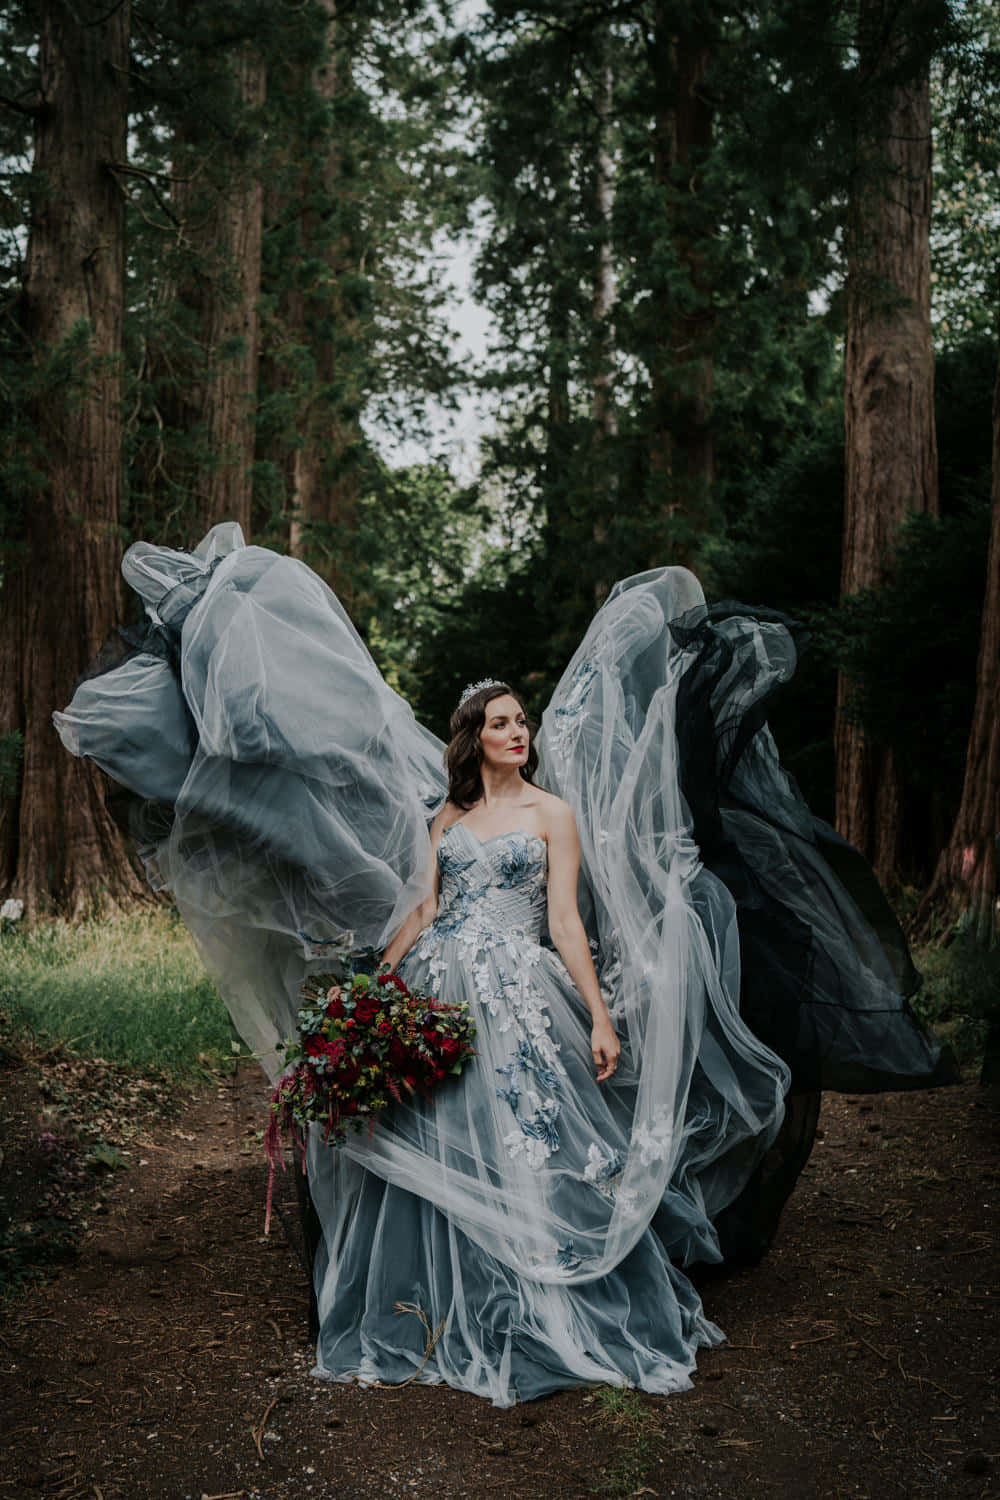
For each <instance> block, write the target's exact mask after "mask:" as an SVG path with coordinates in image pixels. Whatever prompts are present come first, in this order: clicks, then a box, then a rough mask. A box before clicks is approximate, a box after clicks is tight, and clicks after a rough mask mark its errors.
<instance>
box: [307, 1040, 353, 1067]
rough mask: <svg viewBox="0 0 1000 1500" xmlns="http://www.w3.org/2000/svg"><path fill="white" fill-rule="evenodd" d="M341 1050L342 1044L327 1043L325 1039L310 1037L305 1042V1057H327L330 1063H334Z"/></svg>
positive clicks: (342, 1048)
mask: <svg viewBox="0 0 1000 1500" xmlns="http://www.w3.org/2000/svg"><path fill="white" fill-rule="evenodd" d="M343 1050H344V1044H343V1042H328V1041H327V1040H326V1038H325V1037H321V1036H311V1037H309V1038H307V1040H306V1045H305V1051H306V1056H307V1057H327V1058H329V1059H330V1061H331V1062H336V1061H337V1059H338V1057H339V1056H340V1054H341V1053H342V1052H343Z"/></svg>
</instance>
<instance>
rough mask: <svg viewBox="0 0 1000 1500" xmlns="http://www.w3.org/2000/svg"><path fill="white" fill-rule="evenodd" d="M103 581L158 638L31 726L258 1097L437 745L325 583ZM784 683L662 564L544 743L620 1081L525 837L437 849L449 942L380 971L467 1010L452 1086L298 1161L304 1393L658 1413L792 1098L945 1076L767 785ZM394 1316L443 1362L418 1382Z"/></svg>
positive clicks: (423, 837) (396, 846) (764, 1210)
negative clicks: (433, 1393)
mask: <svg viewBox="0 0 1000 1500" xmlns="http://www.w3.org/2000/svg"><path fill="white" fill-rule="evenodd" d="M123 569H124V572H125V576H126V578H127V579H128V581H129V582H130V584H131V585H132V586H133V587H134V588H135V589H136V591H137V592H138V593H139V594H140V596H141V597H142V599H143V602H144V604H145V607H146V612H147V618H148V624H147V626H146V627H145V628H144V629H141V630H137V631H134V632H131V633H128V632H125V633H122V635H121V636H120V637H119V638H118V641H117V643H116V644H113V645H111V646H109V648H107V649H106V651H105V653H104V654H103V656H102V658H101V659H99V661H98V663H97V664H95V668H94V671H93V674H92V675H90V676H89V677H88V678H87V679H85V680H84V681H83V682H81V683H80V685H79V686H78V688H77V691H76V693H75V695H74V698H73V701H72V703H71V704H70V705H69V707H68V708H67V709H66V711H65V712H64V713H62V714H57V715H56V716H55V717H56V725H57V728H58V730H59V732H60V734H61V736H62V738H63V741H64V743H65V744H66V746H67V748H68V749H70V750H71V751H72V752H73V753H74V754H78V755H86V756H90V757H91V758H92V759H94V760H95V761H96V762H97V763H98V764H99V765H101V766H102V767H103V768H104V769H105V770H106V771H107V772H108V774H109V775H110V776H111V777H112V778H113V779H114V780H115V781H117V782H118V783H119V784H121V785H122V786H123V787H125V788H127V790H128V791H129V793H130V796H131V816H132V826H133V828H134V831H135V833H136V835H137V837H138V839H139V841H140V844H141V849H142V857H143V859H144V861H145V864H146V868H147V871H148V872H149V875H150V879H151V880H152V881H153V883H154V885H156V886H157V887H158V888H166V889H169V890H170V891H171V892H172V894H173V897H174V899H175V901H176V902H177V905H178V907H179V909H180V911H181V913H182V915H183V916H184V918H185V920H186V922H187V924H188V926H189V927H190V929H191V931H192V933H193V935H194V937H195V940H196V942H197V944H198V947H199V950H200V952H201V953H202V956H203V958H204V961H205V963H206V966H207V967H208V969H209V971H210V972H211V973H212V975H213V978H214V979H215V980H216V982H217V984H218V986H219V989H220V991H221V993H222V995H223V997H224V998H225V1000H226V1002H227V1004H228V1005H229V1008H230V1011H231V1013H232V1015H233V1018H234V1021H235V1023H236V1025H237V1027H238V1029H239V1030H240V1033H241V1035H243V1037H244V1038H245V1039H246V1040H247V1042H248V1043H249V1044H250V1046H251V1047H252V1048H253V1049H254V1050H255V1051H257V1052H259V1053H260V1054H261V1055H262V1057H263V1059H264V1062H265V1066H266V1067H267V1068H268V1070H269V1071H270V1072H271V1074H272V1076H273V1075H274V1073H275V1071H276V1069H277V1068H278V1066H279V1062H278V1050H277V1049H278V1046H279V1044H280V1041H281V1039H282V1038H284V1037H287V1036H289V1035H290V1034H291V1032H292V1030H293V1028H294V1014H295V1006H296V995H297V991H298V986H299V984H300V983H301V981H302V979H303V978H304V977H306V976H307V975H308V974H309V973H313V972H316V971H318V970H321V969H323V968H324V967H326V966H328V961H329V958H328V955H329V952H330V949H331V946H334V947H335V946H336V945H338V944H340V943H342V942H343V941H344V940H345V939H348V938H349V939H350V940H353V941H356V942H358V943H365V944H369V943H370V944H373V945H374V944H378V943H382V942H384V941H385V940H386V939H387V937H388V936H389V934H391V932H392V931H393V930H394V929H395V927H396V926H397V925H398V923H399V921H400V920H401V918H402V917H403V916H404V915H405V914H406V912H407V911H408V910H410V909H411V907H412V906H413V905H414V904H415V902H416V901H417V900H419V899H420V898H421V896H422V895H423V894H424V893H425V892H426V889H427V881H428V878H429V866H430V845H429V840H428V835H427V825H428V820H429V817H430V816H431V814H432V812H433V810H434V808H435V807H436V806H438V805H439V804H440V802H441V800H442V798H443V796H444V793H445V782H444V777H443V770H442V762H441V753H442V746H441V745H440V742H438V741H437V740H436V739H435V738H434V736H433V735H431V734H429V733H428V731H426V730H425V729H423V728H422V727H421V726H420V725H419V724H417V722H416V721H415V719H414V717H413V714H412V712H411V710H410V709H409V707H408V706H407V705H406V704H405V703H404V702H403V701H402V700H401V699H400V698H399V697H398V696H397V695H396V694H395V693H393V692H392V691H391V689H390V688H389V687H388V686H387V685H386V683H385V682H384V681H383V679H382V678H381V676H380V674H379V672H378V670H377V668H376V666H375V664H374V662H373V661H372V659H371V657H370V655H369V653H368V652H367V650H366V649H365V647H364V644H363V643H362V641H361V640H360V637H359V636H358V635H357V632H356V631H355V630H354V627H353V626H352V624H351V622H350V620H349V619H348V618H347V616H346V614H345V613H344V611H343V609H342V607H341V606H340V604H339V601H337V599H336V598H335V596H334V595H333V594H331V592H330V591H329V590H328V589H327V588H326V587H325V585H324V584H323V583H322V582H321V581H320V580H319V579H318V578H317V577H316V576H315V574H313V573H312V572H311V571H310V570H309V569H308V568H306V567H305V566H304V565H303V564H302V563H299V562H297V561H295V560H293V559H289V558H285V557H280V556H278V555H276V554H274V553H272V552H270V551H268V550H267V549H264V548H259V547H245V546H244V545H243V539H242V536H241V535H240V534H239V529H238V527H235V526H232V525H224V526H219V527H215V528H214V529H213V531H212V532H210V533H209V535H208V537H206V538H205V540H204V542H203V543H202V544H201V545H200V547H199V548H197V549H196V550H195V552H193V553H182V552H173V551H171V550H170V549H166V548H160V547H154V546H150V545H148V544H144V543H137V544H136V545H135V546H133V547H132V548H130V549H129V552H128V553H127V554H126V557H125V561H124V564H123ZM795 661H796V645H795V640H794V636H793V632H792V630H791V629H790V627H789V625H788V622H786V621H784V620H782V619H781V618H780V617H778V616H775V615H772V614H769V613H768V612H766V611H761V610H747V609H744V608H742V607H741V606H735V605H733V606H718V607H714V608H709V607H708V606H706V604H705V602H704V599H703V597H702V595H701V591H700V589H699V587H698V585H697V582H696V580H695V579H694V578H693V577H692V575H691V574H690V573H687V572H686V571H685V570H683V569H678V568H664V569H657V570H654V571H652V572H650V573H647V574H641V575H638V576H637V577H635V578H631V579H627V580H625V581H624V582H623V583H621V584H619V585H618V586H617V587H616V589H615V590H614V591H613V592H612V594H611V596H610V597H609V599H608V601H607V603H606V604H605V605H604V606H603V607H602V609H601V610H600V611H599V612H598V614H597V615H596V616H595V619H594V621H593V623H592V625H591V627H590V629H589V631H588V632H587V635H586V637H585V639H584V640H583V642H582V643H581V645H580V647H579V649H578V651H577V652H576V654H575V656H574V658H573V660H572V661H571V662H570V664H569V666H568V668H567V670H566V672H565V674H564V676H563V678H562V680H561V681H560V683H559V686H558V687H557V689H556V692H555V694H554V695H553V697H552V700H551V702H550V704H549V705H548V707H547V709H546V711H545V714H544V717H543V728H542V734H541V737H540V749H541V755H542V766H541V773H540V774H541V779H542V780H543V784H545V785H548V786H549V787H550V788H551V789H552V790H554V791H557V792H558V793H559V794H560V795H561V796H563V797H565V798H566V800H567V801H568V802H569V803H570V805H571V806H572V808H573V811H574V814H575V816H576V820H577V824H578V828H579V831H580V836H581V845H582V849H583V865H582V873H581V892H580V894H581V909H582V911H583V913H584V917H585V922H586V925H587V928H588V932H589V934H590V936H591V939H592V944H593V948H594V952H595V961H596V964H597V967H598V974H599V977H600V980H601V983H602V988H603V990H604V992H605V995H606V998H607V1000H608V1003H609V1008H610V1010H611V1013H612V1016H613V1018H614V1020H615V1024H616V1026H617V1028H618V1031H619V1034H620V1035H621V1037H622V1041H623V1047H624V1051H623V1059H622V1065H621V1066H620V1068H619V1070H618V1073H617V1074H616V1076H615V1079H614V1081H613V1082H610V1083H607V1084H604V1085H598V1084H597V1083H596V1082H595V1080H594V1077H593V1066H592V1062H591V1059H590V1051H589V1020H588V1017H587V1014H586V1010H585V1008H584V1007H583V1004H582V1001H581V1000H580V998H579V996H578V995H577V993H576V990H575V987H574V986H573V985H572V983H571V981H570V979H569V976H568V974H567V973H566V971H565V968H564V966H563V965H562V962H561V960H560V959H559V957H558V955H557V954H556V953H555V951H554V950H553V948H552V946H551V943H550V942H548V940H547V934H546V923H545V884H546V848H545V845H544V842H543V841H541V840H539V839H537V838H536V837H534V836H531V835H528V834H524V833H517V832H514V833H510V834H504V835H502V836H500V837H499V838H497V839H494V840H489V841H487V842H486V843H482V842H480V841H479V840H478V839H476V838H475V836H474V835H473V834H472V833H471V832H470V831H469V830H468V829H467V828H466V827H465V826H464V825H463V824H459V825H456V826H455V827H453V828H452V829H450V830H449V831H448V833H447V834H446V835H445V837H444V839H443V840H442V841H441V844H440V847H439V851H438V862H439V867H440V876H441V900H440V903H439V910H438V915H437V917H436V919H435V921H434V922H433V923H432V925H431V926H430V927H429V928H428V929H427V930H426V931H425V932H424V933H423V934H421V936H420V938H419V939H418V941H417V943H416V944H415V946H414V948H413V949H412V950H411V952H410V953H409V954H408V955H407V957H406V959H405V960H404V962H403V965H402V972H403V973H404V976H405V977H406V978H408V979H411V980H413V981H415V982H418V983H426V984H428V985H429V986H431V987H432V988H433V989H435V990H436V992H437V993H439V994H440V996H441V997H442V998H443V999H449V1000H450V999H456V998H459V999H463V1000H465V1001H467V1003H468V1004H469V1005H470V1007H471V1008H472V1010H473V1011H474V1013H475V1015H476V1019H477V1023H478V1026H479V1035H478V1040H477V1050H478V1053H479V1055H478V1057H477V1059H476V1060H475V1063H474V1064H473V1065H472V1066H470V1067H468V1068H467V1069H466V1071H465V1072H464V1073H463V1075H462V1077H461V1079H460V1080H457V1081H456V1082H455V1083H454V1084H451V1085H449V1086H448V1087H446V1088H443V1089H442V1090H441V1091H440V1093H439V1095H438V1097H437V1099H436V1101H435V1103H434V1104H433V1105H427V1104H415V1105H407V1106H403V1105H400V1106H396V1107H394V1109H393V1110H392V1111H391V1113H390V1114H388V1115H387V1116H386V1117H384V1118H383V1119H382V1120H381V1121H380V1123H379V1125H378V1127H377V1129H376V1130H375V1132H374V1133H373V1134H372V1135H371V1137H370V1138H369V1137H351V1138H350V1139H349V1141H348V1144H347V1145H346V1146H345V1147H344V1148H342V1149H340V1150H333V1149H324V1148H323V1147H322V1144H321V1142H320V1141H319V1139H318V1137H317V1136H316V1135H315V1134H314V1136H313V1138H312V1140H311V1142H310V1149H309V1156H308V1161H309V1186H310V1192H311V1194H312V1198H313V1201H314V1203H315V1205H316V1208H317V1212H318V1214H319V1218H320V1222H321V1224H322V1229H323V1237H322V1244H321V1247H320V1251H319V1254H318V1255H317V1259H316V1289H317V1297H318V1304H319V1313H320V1336H319V1344H318V1358H317V1373H318V1374H322V1375H326V1376H327V1377H329V1378H334V1379H350V1378H355V1377H360V1378H363V1379H382V1380H386V1381H399V1380H403V1379H407V1378H409V1377H410V1376H413V1375H414V1374H415V1373H416V1372H419V1374H418V1376H417V1378H419V1379H421V1380H426V1381H442V1380H443V1381H446V1382H448V1383H449V1384H451V1385H454V1386H457V1387H460V1388H462V1389H466V1390H470V1391H473V1392H475V1393H477V1394H480V1395H485V1396H489V1397H490V1398H491V1399H492V1400H494V1401H495V1402H497V1403H498V1404H507V1403H509V1402H511V1401H514V1400H517V1399H526V1398H529V1397H531V1396H535V1395H538V1394H541V1393H543V1392H544V1391H548V1390H552V1389H555V1388H558V1387H560V1386H565V1385H572V1384H577V1383H580V1382H586V1381H607V1382H612V1383H622V1382H631V1383H634V1384H635V1385H638V1386H640V1387H642V1388H644V1389H648V1390H655V1391H666V1390H671V1389H675V1388H677V1387H679V1386H682V1385H684V1384H686V1383H687V1381H688V1379H689V1374H690V1371H691V1369H692V1368H693V1364H694V1359H695V1353H696V1350H697V1348H698V1347H699V1346H700V1345H704V1344H705V1343H709V1342H713V1341H715V1340H717V1339H719V1338H720V1337H721V1335H720V1333H719V1330H718V1329H716V1328H715V1327H714V1326H713V1325H712V1324H711V1323H710V1322H708V1321H707V1320H706V1318H705V1316H704V1313H703V1311H702V1308H701V1304H700V1301H699V1298H698V1296H697V1294H696V1293H695V1291H694V1289H693V1287H692V1286H691V1284H690V1282H689V1280H688V1279H687V1277H686V1276H685V1275H684V1272H683V1270H682V1269H681V1268H682V1267H683V1266H685V1265H688V1264H690V1263H691V1262H693V1261H704V1260H709V1261H711V1260H716V1261H717V1260H719V1259H721V1258H722V1257H724V1256H726V1257H738V1256H742V1257H747V1256H751V1257H752V1256H755V1255H758V1254H759V1253H760V1252H761V1251H762V1249H763V1248H764V1247H765V1246H766V1244H767V1243H768V1241H769V1239H770V1237H771V1236H772V1235H773V1233H774V1229H775V1225H776V1223H777V1216H778V1213H779V1212H780V1209H781V1206H782V1204H783V1202H784V1200H785V1198H786V1197H787V1194H788V1192H789V1191H790V1189H791V1186H792V1184H793V1183H794V1179H795V1176H796V1174H797V1172H798V1170H799V1169H800V1167H801V1164H802V1161H803V1160H804V1158H805V1156H806V1155H807V1154H808V1148H809V1144H810V1141H811V1131H812V1127H813V1125H814V1123H815V1101H816V1099H817V1097H818V1094H817V1091H818V1090H819V1089H820V1088H824V1087H846V1088H850V1089H852V1090H860V1089H866V1088H885V1087H911V1086H921V1085H925V1084H928V1083H932V1082H937V1081H941V1080H942V1079H943V1078H944V1077H945V1076H946V1074H947V1065H946V1062H945V1061H944V1060H943V1059H942V1058H941V1057H940V1055H939V1052H938V1049H937V1048H936V1047H935V1045H934V1044H933V1042H932V1041H931V1040H930V1038H928V1037H927V1036H926V1035H925V1033H924V1032H923V1031H922V1030H921V1028H920V1027H919V1026H918V1025H917V1023H916V1021H915V1019H914V1018H913V1016H912V1013H911V1011H910V1009H909V1006H908V1003H907V998H906V996H907V994H908V993H910V992H911V990H912V987H913V985H914V983H915V976H914V974H913V971H912V966H910V965H909V960H908V956H907V954H906V948H905V943H904V942H903V940H902V935H901V933H900V932H899V929H898V926H897V925H896V924H895V922H894V919H893V918H892V914H891V912H890V910H889V908H888V906H887V904H886V902H885V900H884V898H883V897H882V895H881V892H880V891H879V890H878V887H877V885H876V884H875V882H874V879H873V877H872V875H871V872H870V871H869V870H868V868H867V866H866V865H865V864H864V862H863V861H862V860H861V859H860V856H858V855H857V854H856V852H855V851H853V850H851V849H850V848H849V846H847V845H845V844H843V842H842V841H841V840H838V838H837V836H836V834H834V833H833V831H832V830H831V829H829V828H827V827H826V826H825V825H823V824H822V823H820V822H818V821H817V820H816V819H814V818H813V817H812V815H811V814H810V812H809V810H808V808H807V807H806V806H805V804H804V803H803V802H802V799H801V797H800V796H799V794H798V792H797V790H796V788H795V786H794V783H793V782H792V781H791V780H790V778H788V777H787V775H786V774H785V773H784V771H783V770H782V768H781V765H780V762H779V760H778V757H777V753H776V750H775V747H774V743H773V740H772V738H771V736H770V734H769V731H768V729H767V726H766V723H765V718H764V710H765V708H766V704H767V702H768V700H769V698H770V696H771V694H772V693H773V692H774V691H776V690H777V689H778V688H779V687H780V686H781V685H782V683H784V682H786V681H787V680H788V678H789V677H790V676H791V675H792V673H793V671H794V667H795ZM399 1304H405V1305H407V1306H409V1307H418V1308H419V1309H420V1310H421V1314H422V1318H423V1319H426V1321H427V1324H428V1325H429V1326H430V1328H431V1329H432V1330H434V1332H435V1334H436V1339H435V1341H434V1347H433V1350H432V1352H431V1354H430V1356H429V1357H427V1350H426V1345H427V1332H426V1329H425V1327H424V1322H423V1321H422V1318H421V1316H418V1315H417V1314H414V1313H412V1312H411V1313H409V1314H407V1313H400V1312H399V1311H398V1310H397V1307H398V1305H399Z"/></svg>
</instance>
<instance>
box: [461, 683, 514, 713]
mask: <svg viewBox="0 0 1000 1500" xmlns="http://www.w3.org/2000/svg"><path fill="white" fill-rule="evenodd" d="M504 686H505V684H504V683H502V682H501V681H500V679H499V678H498V677H484V678H483V679H482V681H481V682H470V683H469V685H468V687H465V688H463V689H462V696H461V698H459V700H458V706H459V708H461V707H462V704H463V703H468V701H469V699H470V698H474V697H475V695H476V693H481V692H482V690H483V688H489V687H504Z"/></svg>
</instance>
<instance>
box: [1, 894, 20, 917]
mask: <svg viewBox="0 0 1000 1500" xmlns="http://www.w3.org/2000/svg"><path fill="white" fill-rule="evenodd" d="M23 911H24V902H23V901H15V900H14V898H13V896H8V898H7V900H6V901H5V902H4V903H3V905H2V906H0V922H17V921H19V920H20V917H21V913H22V912H23Z"/></svg>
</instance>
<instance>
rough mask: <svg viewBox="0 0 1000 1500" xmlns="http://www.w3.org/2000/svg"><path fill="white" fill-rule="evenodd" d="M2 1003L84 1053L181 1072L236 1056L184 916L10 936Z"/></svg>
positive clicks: (4, 942)
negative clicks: (184, 921)
mask: <svg viewBox="0 0 1000 1500" xmlns="http://www.w3.org/2000/svg"><path fill="white" fill-rule="evenodd" d="M0 1009H2V1010H3V1011H6V1013H7V1014H8V1015H9V1016H10V1018H11V1020H12V1021H13V1023H14V1025H15V1027H18V1028H23V1029H25V1030H28V1031H30V1032H31V1033H33V1034H34V1036H35V1037H36V1038H37V1039H38V1040H39V1041H42V1042H43V1043H50V1044H52V1045H55V1044H56V1043H62V1044H63V1046H64V1047H66V1048H67V1049H68V1050H70V1051H72V1052H75V1053H77V1054H78V1055H80V1056H90V1057H101V1058H104V1059H105V1060H106V1061H107V1062H110V1063H117V1064H122V1065H125V1066H127V1067H133V1068H137V1069H150V1068H154V1069H158V1070H162V1071H163V1072H165V1073H168V1074H171V1075H173V1076H175V1077H178V1078H183V1077H188V1076H193V1075H194V1074H196V1073H198V1072H200V1071H202V1070H203V1069H204V1067H205V1066H206V1064H207V1065H209V1066H218V1065H219V1064H220V1063H222V1062H224V1061H227V1060H231V1058H232V1056H233V1050H234V1048H233V1043H234V1042H236V1040H237V1039H236V1033H235V1031H234V1030H233V1027H232V1024H231V1022H230V1020H229V1015H228V1012H227V1011H226V1008H225V1006H224V1005H223V1003H222V1001H221V999H220V998H219V994H218V992H217V990H216V988H215V986H214V985H213V984H212V982H211V980H210V979H209V978H208V975H207V974H206V973H205V970H204V969H203V968H202V965H201V961H200V960H199V958H198V955H197V953H196V952H195V948H194V945H193V943H192V941H191V938H190V937H189V935H188V933H187V931H186V930H185V928H184V926H183V924H182V923H181V921H180V919H179V918H178V917H177V915H176V913H173V912H171V911H169V910H167V909H164V908H158V909H156V910H154V911H152V912H148V911H147V912H142V913H136V914H134V915H130V916H125V917H117V918H110V919H104V920H101V921H93V922H83V923H80V924H78V925H76V926H70V925H69V924H68V923H65V922H59V921H55V922H45V923H39V924H38V925H37V926H34V927H26V928H24V929H23V930H18V928H17V927H14V926H13V925H8V924H5V930H4V931H3V932H2V933H0Z"/></svg>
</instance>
